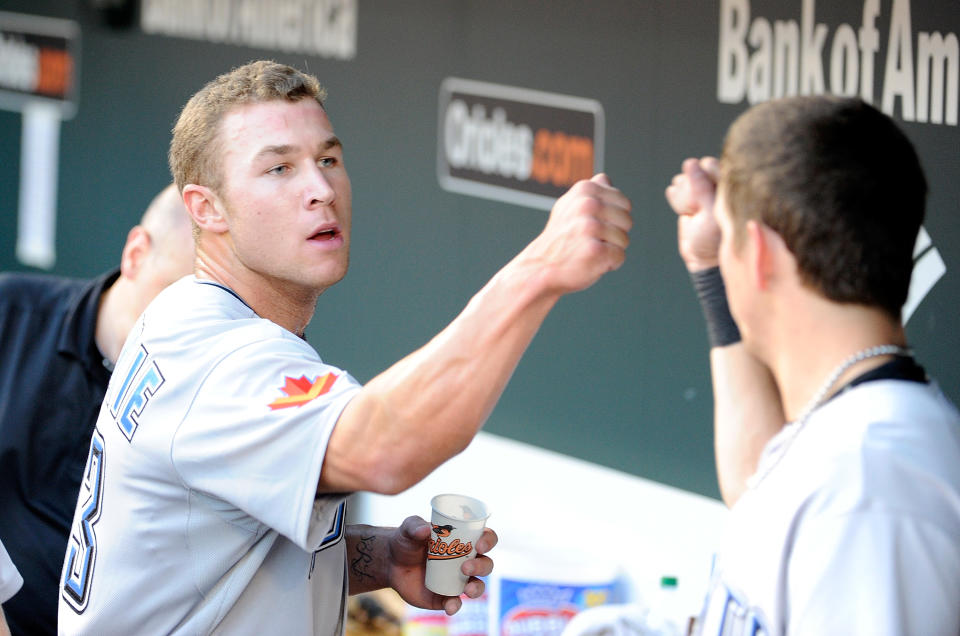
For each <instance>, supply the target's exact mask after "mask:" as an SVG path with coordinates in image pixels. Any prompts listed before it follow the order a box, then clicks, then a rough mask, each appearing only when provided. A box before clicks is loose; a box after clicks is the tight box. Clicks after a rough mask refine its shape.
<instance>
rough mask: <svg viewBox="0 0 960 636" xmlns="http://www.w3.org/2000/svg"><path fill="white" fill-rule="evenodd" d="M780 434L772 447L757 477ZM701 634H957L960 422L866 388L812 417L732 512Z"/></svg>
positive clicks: (933, 390) (906, 395) (896, 387)
mask: <svg viewBox="0 0 960 636" xmlns="http://www.w3.org/2000/svg"><path fill="white" fill-rule="evenodd" d="M787 437H788V432H787V431H785V432H784V433H781V434H780V435H778V436H777V437H775V438H774V439H772V440H771V441H770V443H769V444H768V445H767V447H766V449H765V450H764V455H763V457H762V458H761V460H760V469H759V472H760V473H761V474H762V472H763V471H764V469H765V467H766V466H767V465H768V464H770V463H771V462H774V461H775V457H776V456H777V451H778V449H779V448H780V447H781V446H782V444H783V442H784V440H785V439H786V438H787ZM699 625H700V631H701V633H702V634H706V635H710V636H713V635H715V634H716V635H719V634H723V635H725V636H740V635H744V634H749V635H753V634H768V635H780V634H864V635H870V636H883V635H886V634H889V635H891V636H892V635H895V634H950V635H951V636H955V635H956V634H958V633H960V415H958V413H957V410H956V409H955V408H954V406H953V405H952V404H950V403H949V402H948V401H947V399H946V398H945V397H944V396H943V394H942V393H941V392H940V390H939V389H938V388H937V387H936V386H935V385H933V384H924V383H919V382H908V381H902V380H877V381H872V382H865V383H863V384H861V385H858V386H856V387H853V388H851V389H850V390H848V391H846V392H845V393H843V394H841V395H839V396H837V397H835V398H834V399H833V400H831V401H829V402H827V403H826V404H825V405H823V406H821V407H820V408H819V409H817V410H816V411H814V412H813V414H812V415H811V417H810V419H809V420H808V422H807V424H806V426H805V427H804V429H803V430H801V432H800V433H799V434H798V435H797V436H796V438H795V439H794V440H793V442H792V444H790V445H789V449H788V451H787V452H786V453H785V454H784V455H783V456H782V459H780V461H779V463H777V464H776V465H775V466H774V468H773V469H772V470H771V471H770V472H769V473H768V474H767V475H766V477H764V478H763V479H762V480H761V481H760V482H759V483H758V484H757V486H756V487H755V488H754V489H752V490H749V491H747V492H746V493H745V494H744V495H743V496H742V497H741V498H740V500H739V501H738V502H737V503H736V504H735V505H734V507H733V509H732V510H731V514H730V518H729V521H728V526H727V539H726V540H725V542H724V543H723V544H722V546H721V549H720V552H719V554H718V558H717V562H716V564H715V567H714V575H713V580H712V582H711V589H710V592H709V594H708V597H707V601H706V604H705V607H704V614H703V615H702V616H701V618H700V621H699Z"/></svg>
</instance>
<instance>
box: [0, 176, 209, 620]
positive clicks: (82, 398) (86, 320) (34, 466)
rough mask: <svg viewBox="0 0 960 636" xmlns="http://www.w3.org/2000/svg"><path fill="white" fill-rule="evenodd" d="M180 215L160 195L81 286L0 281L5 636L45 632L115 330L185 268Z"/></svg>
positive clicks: (190, 253)
mask: <svg viewBox="0 0 960 636" xmlns="http://www.w3.org/2000/svg"><path fill="white" fill-rule="evenodd" d="M193 260H194V249H193V240H192V238H191V225H190V218H189V216H188V215H187V213H186V210H185V208H184V206H183V201H182V200H181V198H180V195H179V192H178V191H177V189H176V188H175V187H174V186H172V185H171V186H169V187H167V188H165V189H164V190H163V191H162V192H160V193H159V194H158V195H157V196H156V197H155V198H154V199H153V201H152V202H151V203H150V205H149V207H148V208H147V210H146V212H145V213H144V215H143V218H142V219H141V222H140V224H139V225H137V226H135V227H133V228H131V229H130V231H129V233H128V235H127V240H126V244H125V245H124V247H123V252H122V256H121V260H120V267H119V268H118V269H114V270H112V271H110V272H107V273H105V274H103V275H102V276H100V277H98V278H95V279H93V280H84V279H69V278H61V277H56V276H49V275H43V274H30V273H9V272H7V273H0V511H2V512H0V542H2V543H3V545H4V546H6V548H7V551H8V552H9V554H10V558H11V559H12V560H13V563H14V564H15V565H16V566H17V569H18V570H19V571H20V573H21V575H22V576H23V581H24V582H23V587H22V588H21V589H20V591H19V592H18V593H17V594H15V595H14V596H13V597H12V598H11V599H10V600H8V601H7V602H6V603H4V605H3V611H4V613H5V614H6V617H7V621H8V623H9V625H10V630H11V633H12V634H14V635H26V634H29V635H31V636H32V635H34V634H56V632H57V599H58V589H59V586H58V582H59V578H60V571H61V569H62V566H63V553H64V550H65V549H66V545H67V537H68V534H69V532H70V524H71V521H72V520H73V509H74V507H75V506H76V502H77V493H78V492H79V489H80V480H81V478H82V473H83V467H84V463H85V461H86V458H87V451H88V449H89V446H90V433H91V431H92V430H93V426H94V424H95V422H96V420H97V414H98V412H99V411H100V403H101V402H102V401H103V394H104V391H105V390H106V387H107V382H108V380H109V379H110V370H111V369H112V367H113V363H114V362H116V359H117V356H118V355H119V353H120V348H121V347H122V346H123V342H124V340H125V339H126V337H127V333H128V332H129V330H130V328H131V327H132V326H133V324H134V322H135V321H136V319H137V318H138V317H139V315H140V313H141V312H142V311H143V309H144V308H145V307H146V306H147V304H149V302H150V301H151V300H152V299H153V297H154V296H156V295H157V294H158V293H159V292H160V291H161V290H162V289H163V288H164V287H166V286H167V285H169V284H170V283H172V282H174V281H175V280H177V279H179V278H181V277H183V276H185V275H187V274H190V273H191V272H192V271H193Z"/></svg>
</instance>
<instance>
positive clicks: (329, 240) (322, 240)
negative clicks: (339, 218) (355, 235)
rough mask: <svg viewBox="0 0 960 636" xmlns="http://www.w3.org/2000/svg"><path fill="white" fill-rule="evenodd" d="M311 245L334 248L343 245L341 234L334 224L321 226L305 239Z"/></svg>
mask: <svg viewBox="0 0 960 636" xmlns="http://www.w3.org/2000/svg"><path fill="white" fill-rule="evenodd" d="M307 241H309V242H310V243H312V244H317V245H325V246H328V247H336V246H339V245H342V244H343V233H342V232H341V231H340V227H339V226H338V225H337V224H336V223H329V224H326V225H322V226H320V227H318V228H316V229H315V230H314V232H313V233H312V234H311V235H310V236H309V237H308V238H307Z"/></svg>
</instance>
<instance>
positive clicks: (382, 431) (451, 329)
mask: <svg viewBox="0 0 960 636" xmlns="http://www.w3.org/2000/svg"><path fill="white" fill-rule="evenodd" d="M631 223H632V222H631V218H630V202H629V200H628V199H627V198H626V197H625V196H624V195H623V194H622V193H621V192H620V191H619V190H617V189H615V188H613V187H612V186H610V185H609V181H608V180H607V179H606V177H605V176H603V175H598V176H596V177H594V178H593V179H592V180H590V181H581V182H579V183H578V184H576V185H575V186H573V187H572V188H571V189H570V191H568V192H567V193H566V194H565V195H564V196H562V197H560V199H558V200H557V203H556V205H555V206H554V208H553V210H552V212H551V214H550V218H549V220H548V222H547V225H546V227H545V228H544V230H543V232H542V233H541V234H540V235H539V236H538V237H537V238H535V239H534V240H533V241H532V242H531V243H530V244H529V245H528V246H527V247H526V248H524V250H523V251H522V252H521V253H520V254H519V255H517V256H516V257H515V258H514V259H513V260H512V261H511V262H510V263H508V264H507V265H506V266H505V267H504V268H503V269H501V270H500V271H499V272H498V273H497V274H496V275H495V276H494V277H493V279H492V280H491V281H490V282H489V283H488V284H487V285H486V286H485V287H484V288H483V289H481V290H480V292H479V293H478V294H477V295H476V296H474V297H473V298H472V299H471V300H470V302H469V304H468V305H467V307H466V308H465V309H464V311H463V312H462V313H461V314H460V315H459V316H458V317H457V318H456V319H455V320H454V321H453V322H452V323H451V324H450V325H449V326H448V327H447V328H446V329H444V330H443V331H442V332H440V333H439V334H438V335H437V336H436V337H434V338H433V339H432V340H431V341H430V342H429V343H427V344H426V345H425V346H424V347H422V348H421V349H419V350H417V351H415V352H414V353H412V354H410V355H409V356H407V357H406V358H404V359H402V360H401V361H400V362H398V363H396V364H394V365H393V366H392V367H390V368H389V369H388V370H386V371H384V372H383V373H381V374H380V375H378V376H377V377H375V378H373V380H371V381H370V382H369V383H368V384H367V385H366V386H365V387H364V388H363V389H362V390H361V391H360V393H358V395H357V396H356V397H355V398H354V399H353V400H352V401H351V402H350V404H349V405H348V406H347V407H346V409H344V412H343V414H342V415H341V416H340V419H339V420H338V422H337V426H336V427H335V429H334V431H333V434H332V436H331V438H330V443H329V446H328V448H327V452H326V456H325V459H324V465H323V470H322V473H321V477H320V484H319V489H320V491H356V490H367V491H374V492H381V493H397V492H401V491H403V490H404V489H406V488H408V487H410V486H411V485H413V484H415V483H417V482H418V481H420V480H421V479H422V478H423V477H425V476H426V475H427V474H429V473H430V472H431V471H432V470H433V469H434V468H436V467H437V466H439V465H440V464H441V463H443V462H444V461H446V460H447V459H449V458H450V457H452V456H454V455H456V454H457V453H459V452H460V451H462V450H463V449H464V448H466V446H467V445H468V444H469V443H470V441H471V440H472V439H473V437H474V435H475V434H476V432H477V431H478V430H479V429H480V427H481V426H482V425H483V423H484V421H485V420H486V418H487V417H488V416H489V414H490V412H491V411H492V409H493V407H494V405H495V404H496V402H497V400H498V399H499V397H500V395H501V393H502V392H503V389H504V387H505V386H506V384H507V381H508V380H509V378H510V376H511V374H512V373H513V371H514V369H515V367H516V365H517V363H518V362H519V360H520V357H521V356H522V355H523V352H524V351H525V350H526V348H527V345H529V343H530V341H531V340H532V339H533V336H534V335H535V334H536V332H537V330H538V329H539V327H540V325H541V324H542V322H543V320H544V319H545V318H546V316H547V314H548V313H549V311H550V309H551V308H552V307H553V306H554V304H555V303H556V302H557V300H559V298H560V297H561V296H562V295H564V294H566V293H570V292H573V291H577V290H580V289H584V288H586V287H588V286H590V285H592V284H593V283H594V282H595V281H596V280H597V279H599V278H600V277H601V276H602V275H603V274H604V273H606V272H608V271H610V270H614V269H617V268H618V267H620V265H621V264H622V263H623V260H624V257H625V253H624V250H625V249H626V247H627V244H628V242H629V239H628V235H627V232H628V231H629V229H630V227H631Z"/></svg>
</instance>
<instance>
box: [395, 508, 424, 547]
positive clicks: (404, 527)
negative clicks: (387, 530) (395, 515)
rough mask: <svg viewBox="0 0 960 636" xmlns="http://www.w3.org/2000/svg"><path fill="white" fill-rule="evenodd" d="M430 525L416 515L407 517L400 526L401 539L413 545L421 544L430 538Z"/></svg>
mask: <svg viewBox="0 0 960 636" xmlns="http://www.w3.org/2000/svg"><path fill="white" fill-rule="evenodd" d="M430 528H431V526H430V524H429V523H427V522H426V521H424V520H423V519H422V518H421V517H418V516H416V515H414V516H411V517H407V518H406V519H404V520H403V523H402V524H401V525H400V533H401V535H402V536H403V537H405V538H407V539H409V540H410V541H413V542H415V543H422V542H424V541H426V540H427V539H428V538H429V537H430Z"/></svg>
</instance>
